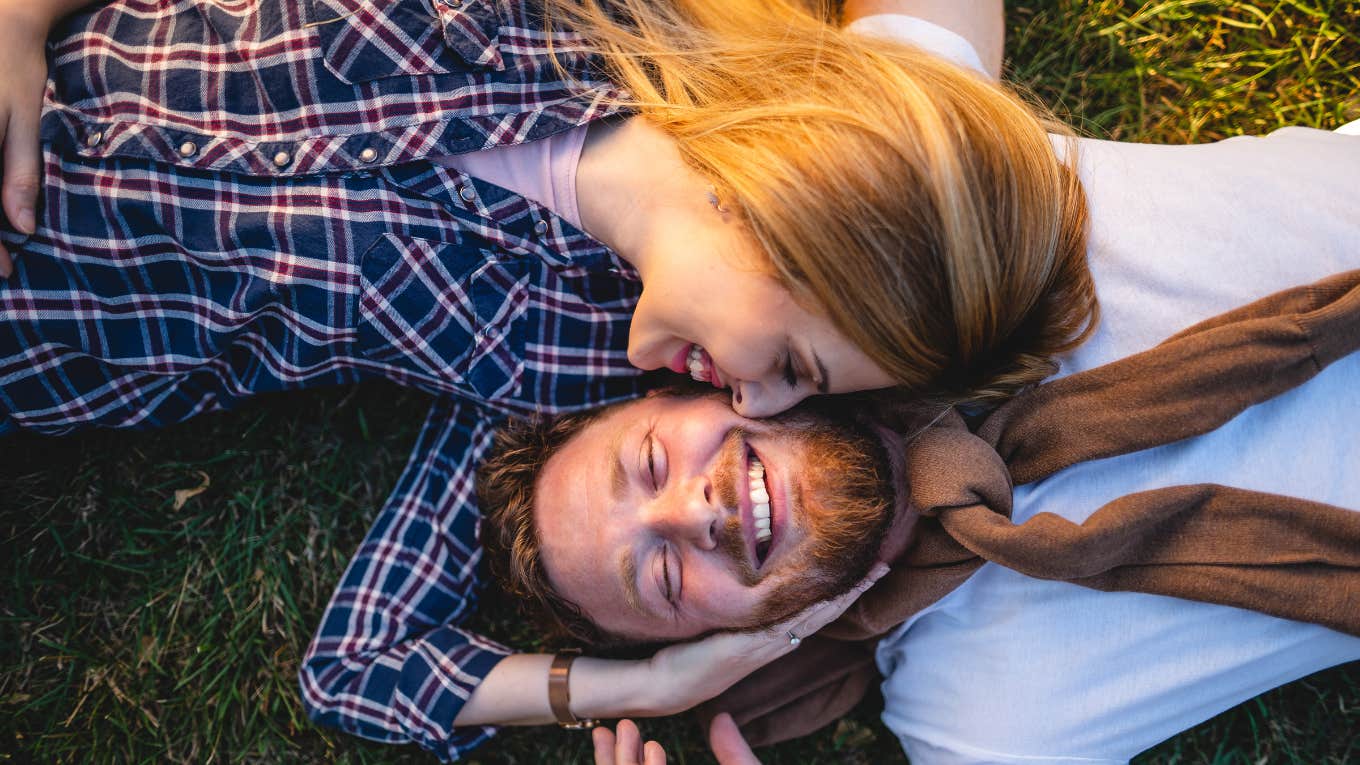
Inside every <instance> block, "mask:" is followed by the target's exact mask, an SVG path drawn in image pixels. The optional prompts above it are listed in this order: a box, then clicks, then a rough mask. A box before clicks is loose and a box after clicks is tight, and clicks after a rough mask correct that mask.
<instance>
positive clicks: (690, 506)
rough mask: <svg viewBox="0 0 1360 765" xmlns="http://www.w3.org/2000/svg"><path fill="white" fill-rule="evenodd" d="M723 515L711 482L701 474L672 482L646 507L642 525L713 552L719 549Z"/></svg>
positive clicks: (668, 536) (673, 538) (722, 509)
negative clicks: (719, 531)
mask: <svg viewBox="0 0 1360 765" xmlns="http://www.w3.org/2000/svg"><path fill="white" fill-rule="evenodd" d="M723 513H724V508H723V507H722V505H721V503H720V501H719V499H718V493H717V491H716V490H715V489H714V487H713V484H712V482H711V481H709V479H708V476H706V475H703V474H700V475H697V476H691V477H689V478H686V479H684V480H681V481H672V482H671V484H670V485H669V486H667V487H666V490H665V491H663V492H662V493H661V494H660V495H659V496H658V497H657V498H656V499H655V500H653V501H652V502H651V503H649V504H648V506H647V510H646V518H645V521H646V523H647V525H649V526H651V527H652V530H653V531H655V532H656V533H658V534H660V535H662V536H665V537H667V538H669V539H672V540H675V541H685V542H688V543H690V544H692V545H694V546H696V547H698V548H699V549H701V550H712V549H714V548H715V547H717V545H718V530H719V525H720V524H721V523H722V518H723Z"/></svg>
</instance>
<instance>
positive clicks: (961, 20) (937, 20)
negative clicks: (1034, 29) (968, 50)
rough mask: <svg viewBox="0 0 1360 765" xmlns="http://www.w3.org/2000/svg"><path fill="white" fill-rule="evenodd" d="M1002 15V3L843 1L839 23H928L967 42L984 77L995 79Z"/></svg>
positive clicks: (1001, 51) (1003, 28) (983, 0)
mask: <svg viewBox="0 0 1360 765" xmlns="http://www.w3.org/2000/svg"><path fill="white" fill-rule="evenodd" d="M1004 11H1005V1H1004V0H845V9H844V11H843V12H842V15H841V22H842V23H843V24H849V23H851V22H852V21H855V20H856V19H861V18H864V17H865V16H873V15H875V14H880V13H897V14H902V15H904V16H913V17H915V18H918V19H921V20H923V21H929V22H930V23H932V24H937V25H939V26H942V27H944V28H945V29H948V30H949V31H951V32H953V33H955V34H957V35H959V36H960V37H962V38H963V39H965V40H967V41H968V42H969V44H971V45H972V46H973V48H974V49H975V50H977V53H978V56H979V57H981V59H982V65H983V67H984V68H985V69H986V70H987V73H988V74H990V75H991V76H992V77H993V78H998V79H999V78H1000V77H1001V60H1002V56H1003V55H1004V53H1005V43H1006V25H1005V13H1004Z"/></svg>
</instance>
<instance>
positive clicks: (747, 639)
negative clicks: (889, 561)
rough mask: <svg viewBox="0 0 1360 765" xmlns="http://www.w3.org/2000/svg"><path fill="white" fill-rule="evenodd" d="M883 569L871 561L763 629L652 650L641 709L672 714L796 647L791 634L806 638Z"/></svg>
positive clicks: (649, 712)
mask: <svg viewBox="0 0 1360 765" xmlns="http://www.w3.org/2000/svg"><path fill="white" fill-rule="evenodd" d="M887 572H888V567H887V566H886V565H884V564H882V563H878V564H875V566H874V568H873V570H872V571H870V572H869V575H868V576H867V577H865V578H864V580H863V581H861V582H860V583H859V584H857V585H855V586H854V587H852V588H851V589H850V591H849V592H847V593H845V594H844V595H841V596H839V597H837V598H833V599H831V600H828V601H824V602H822V603H817V604H816V605H813V606H811V607H809V608H807V609H805V610H804V611H803V612H802V613H799V614H797V615H796V616H794V617H793V618H792V619H789V620H788V621H785V622H783V623H781V624H777V625H775V626H773V627H770V628H768V629H763V630H754V631H750V632H721V633H718V634H716V635H711V636H709V637H706V638H704V639H703V640H699V641H695V642H693V643H681V644H678V645H673V646H668V647H666V648H663V649H661V650H660V651H657V653H656V654H655V655H654V656H652V658H651V659H650V660H649V661H647V662H646V671H645V675H644V678H643V682H642V683H641V693H643V694H645V699H646V700H645V701H644V704H643V706H644V708H645V710H646V711H647V713H648V714H649V715H652V716H660V715H668V714H675V713H676V712H683V711H684V710H686V709H689V708H691V707H693V706H695V705H697V704H701V703H703V702H705V701H708V700H709V699H711V698H713V697H714V696H717V695H718V694H720V693H722V692H723V691H725V690H727V689H728V688H730V687H732V685H733V684H735V683H736V682H737V681H738V680H741V679H742V678H744V677H746V676H747V675H749V674H751V673H752V672H754V671H756V670H757V669H760V668H761V667H763V666H765V665H766V664H768V663H770V662H771V661H774V660H775V659H777V658H779V657H780V656H783V655H784V654H786V653H788V652H790V651H792V650H793V649H794V648H796V647H797V645H796V644H795V643H794V642H793V641H792V640H791V639H790V636H791V635H792V636H797V637H799V638H803V637H807V636H808V635H811V634H813V633H815V632H817V631H818V630H820V629H821V628H822V627H825V626H826V625H828V624H830V623H831V622H833V621H835V620H836V619H837V617H839V616H840V615H841V614H843V613H845V610H846V609H847V608H849V607H850V606H851V604H853V603H854V602H855V600H856V599H858V598H859V596H860V595H862V594H863V593H864V591H865V590H867V589H869V588H870V587H872V586H873V584H874V583H875V582H877V581H878V580H879V579H881V578H882V577H883V575H884V574H886V573H887Z"/></svg>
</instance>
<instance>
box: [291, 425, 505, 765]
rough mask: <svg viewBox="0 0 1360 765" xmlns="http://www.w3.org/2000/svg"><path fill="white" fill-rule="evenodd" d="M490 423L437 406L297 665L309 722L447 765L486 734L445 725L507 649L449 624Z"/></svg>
mask: <svg viewBox="0 0 1360 765" xmlns="http://www.w3.org/2000/svg"><path fill="white" fill-rule="evenodd" d="M491 433H492V431H491V424H490V423H488V422H487V421H486V420H485V419H484V418H483V417H482V416H480V414H479V413H478V412H477V411H476V410H475V409H473V408H472V407H470V406H467V405H462V404H459V403H458V402H457V401H455V400H452V399H441V400H439V401H438V402H436V403H435V405H434V406H433V408H432V409H431V410H430V414H429V416H428V418H427V420H426V423H425V425H424V427H423V428H422V429H421V433H420V436H419V438H418V439H417V440H416V446H415V449H414V450H413V452H412V455H411V459H410V460H409V462H408V463H407V465H406V468H405V470H404V471H403V473H402V476H401V478H400V480H399V481H398V484H397V488H396V490H395V491H393V493H392V495H391V496H390V497H389V498H388V501H387V504H386V506H385V507H384V508H383V509H382V511H381V512H380V513H379V514H378V517H377V519H376V520H375V521H374V523H373V526H372V528H371V529H370V530H369V532H368V535H367V537H366V538H365V539H364V541H363V543H362V544H361V545H360V547H359V550H358V552H356V553H355V555H354V558H353V560H351V561H350V564H349V566H348V568H347V569H346V571H345V573H344V575H343V576H342V577H341V580H340V583H339V585H337V587H336V589H335V592H334V594H332V596H331V601H330V603H329V604H328V605H327V606H326V612H325V614H324V615H323V616H322V619H321V626H320V628H319V629H318V630H317V633H316V636H315V637H314V638H313V639H312V643H311V645H310V646H309V647H308V649H307V654H306V656H305V657H304V659H303V663H302V668H301V671H300V673H299V675H300V677H299V680H300V682H301V685H302V699H303V702H304V704H305V706H306V707H307V710H308V714H309V715H310V716H311V717H312V719H313V720H316V721H318V722H322V723H325V724H328V725H332V726H335V727H338V728H340V729H342V730H345V731H347V732H349V733H353V734H356V735H359V736H363V737H364V738H370V739H376V740H379V741H389V742H404V741H414V742H416V743H418V744H420V745H421V746H422V747H424V748H426V749H428V750H430V751H432V752H434V753H435V754H436V755H438V756H439V757H440V758H441V759H452V758H455V757H458V756H459V755H460V754H462V753H464V752H466V751H467V750H469V749H471V748H473V747H475V746H477V745H478V744H480V743H481V742H482V741H484V740H486V739H487V738H488V737H489V736H490V735H491V734H492V732H493V731H491V730H490V729H487V728H481V727H467V728H459V729H455V728H454V727H453V721H454V718H456V717H457V716H458V714H459V711H460V710H461V709H462V707H463V705H464V704H465V703H466V702H467V700H468V698H469V697H470V696H471V695H472V693H473V690H474V689H475V688H476V687H477V685H478V683H479V682H480V681H481V679H482V678H483V677H485V676H486V674H487V673H488V672H490V671H491V669H492V668H493V667H495V666H496V665H497V664H498V663H499V662H500V660H501V659H502V658H503V657H504V656H505V655H506V654H508V653H509V651H508V650H507V649H505V648H503V647H501V646H499V645H496V644H495V643H492V642H491V641H489V640H486V639H484V638H482V637H480V636H478V635H475V634H473V633H470V632H467V631H465V630H462V629H459V628H458V627H456V626H455V625H456V624H458V623H460V622H462V621H464V620H465V619H466V618H467V616H468V615H469V613H470V612H471V611H472V609H473V607H474V605H475V603H474V600H475V587H476V567H477V563H478V560H479V559H480V557H481V556H480V551H479V549H478V547H477V542H476V537H477V523H478V515H477V509H476V502H475V499H476V497H475V493H474V489H473V472H474V471H473V467H474V466H475V464H476V462H477V460H478V459H480V457H481V456H482V454H483V453H484V452H485V451H486V449H487V448H488V447H489V445H490V442H491Z"/></svg>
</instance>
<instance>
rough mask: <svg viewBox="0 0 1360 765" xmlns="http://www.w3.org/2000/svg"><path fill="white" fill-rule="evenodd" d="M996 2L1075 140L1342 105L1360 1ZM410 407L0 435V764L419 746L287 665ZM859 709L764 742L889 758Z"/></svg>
mask: <svg viewBox="0 0 1360 765" xmlns="http://www.w3.org/2000/svg"><path fill="white" fill-rule="evenodd" d="M1010 6H1011V7H1010V10H1009V16H1008V20H1009V24H1010V50H1009V61H1010V63H1009V67H1010V70H1011V75H1012V76H1013V77H1014V78H1015V79H1016V80H1017V81H1019V82H1021V83H1023V84H1024V85H1026V86H1027V87H1029V88H1030V89H1031V90H1033V91H1034V92H1035V93H1036V94H1037V95H1038V97H1039V98H1040V99H1041V100H1043V101H1044V102H1045V103H1048V104H1050V105H1051V106H1053V107H1054V108H1055V109H1056V110H1057V111H1058V112H1059V113H1060V114H1062V115H1063V116H1064V117H1065V118H1067V119H1069V120H1071V121H1072V122H1073V123H1074V124H1076V125H1077V126H1078V127H1079V128H1080V129H1081V130H1082V131H1083V132H1085V133H1088V134H1092V135H1097V136H1104V137H1111V138H1117V139H1120V140H1132V141H1164V142H1176V141H1208V140H1214V139H1218V138H1222V137H1226V136H1230V135H1236V134H1240V133H1259V132H1265V131H1268V130H1270V129H1273V128H1275V127H1278V126H1282V125H1286V124H1302V125H1311V126H1316V127H1322V128H1330V127H1335V126H1337V125H1338V124H1341V123H1342V122H1345V121H1348V120H1352V119H1360V95H1357V94H1360V38H1358V37H1357V35H1358V34H1360V0H1348V1H1344V2H1342V1H1338V2H1306V1H1304V0H1292V1H1281V2H1270V3H1245V2H1223V1H1219V2H1208V1H1207V0H1206V1H1198V2H1197V1H1191V0H1168V1H1166V2H1149V3H1144V4H1138V3H1129V2H1114V1H1109V2H1092V3H1077V2H1071V1H1069V0H1059V1H1055V2H1027V3H1026V2H1016V1H1015V0H1012V2H1011V3H1010ZM426 404H427V399H425V398H424V397H423V396H421V395H420V394H416V393H412V392H409V391H398V390H396V389H394V388H392V387H390V386H387V385H381V384H378V385H370V386H361V387H359V388H354V389H343V390H328V391H322V392H310V393H304V394H293V395H287V396H275V397H269V398H264V399H261V400H259V401H257V402H253V403H251V404H249V405H248V406H246V407H244V408H243V409H241V410H239V411H237V412H234V413H230V414H225V415H212V416H206V417H201V418H199V419H198V420H196V421H193V422H190V423H186V424H184V425H181V426H178V427H176V428H172V429H169V430H166V431H162V432H157V433H120V432H91V433H86V434H83V435H80V436H75V437H71V438H65V439H42V438H35V437H28V436H22V437H17V438H9V439H7V440H4V441H0V455H2V456H0V538H2V539H3V548H0V550H3V555H0V593H3V598H2V600H0V760H10V761H15V762H29V761H37V762H189V763H205V762H226V761H232V762H237V761H241V762H341V763H401V762H428V761H429V758H428V757H425V756H423V755H422V754H420V753H419V752H417V751H415V750H414V749H413V748H411V747H388V746H382V745H376V744H370V743H367V742H364V741H361V740H358V739H355V738H352V737H348V736H345V735H341V734H337V733H333V732H330V731H326V730H321V729H318V728H316V727H314V726H312V725H311V724H310V723H309V722H308V721H307V719H306V716H305V715H304V713H303V711H302V709H301V705H300V703H299V701H298V697H297V692H296V685H295V680H294V678H295V676H296V671H297V665H298V661H299V657H300V656H301V654H302V651H303V650H304V648H305V647H306V644H307V641H308V639H309V638H310V636H311V633H312V630H313V628H314V626H315V624H316V621H317V620H318V619H319V617H320V614H321V610H322V608H323V606H324V604H325V601H326V598H327V597H328V596H329V594H330V590H331V588H332V587H333V586H334V584H335V582H336V581H337V579H338V578H339V575H340V572H341V570H342V569H343V567H344V565H345V563H346V561H347V560H348V558H349V555H350V554H351V552H352V551H353V550H354V549H355V547H356V545H357V544H358V541H359V540H360V539H361V538H362V536H363V534H364V532H365V530H366V528H367V526H368V523H369V521H370V520H371V518H372V516H373V514H374V512H375V510H376V508H377V507H378V506H379V505H380V504H381V502H382V500H383V498H384V496H385V495H386V493H387V492H388V490H389V489H390V487H391V486H392V485H393V483H394V482H395V480H396V476H397V474H398V472H399V470H400V468H401V465H402V461H403V459H404V457H405V455H406V453H407V451H408V450H409V448H410V446H411V443H412V441H413V440H414V437H415V433H416V428H417V427H418V425H419V423H420V421H421V417H422V414H423V412H424V409H425V406H426ZM199 488H201V489H202V491H201V492H200V493H197V494H194V495H193V496H189V497H187V498H186V499H185V500H184V502H183V505H182V507H178V508H177V507H176V506H175V505H176V502H175V497H176V492H177V491H183V490H194V489H199ZM509 613H510V611H509V609H508V608H507V607H506V605H505V604H504V603H497V602H496V601H495V600H494V599H493V600H491V601H488V603H487V604H486V607H485V608H484V609H483V614H482V615H481V616H480V617H479V624H478V625H477V626H478V627H479V628H481V629H483V630H485V631H487V632H490V633H492V634H493V635H495V636H497V637H499V638H501V639H503V640H506V641H509V642H511V643H514V644H517V645H522V646H525V647H531V646H532V643H533V638H532V635H530V634H527V633H526V632H525V631H524V630H522V629H521V628H518V627H517V625H516V624H515V622H514V620H513V619H510V618H508V617H507V616H506V614H509ZM874 703H875V702H874V701H873V700H869V701H866V702H865V703H864V704H862V705H861V706H860V708H859V709H857V710H856V712H855V714H854V715H852V716H851V717H849V718H847V719H846V720H845V721H843V722H842V723H840V724H839V725H838V726H835V727H834V728H833V729H829V730H825V731H823V732H821V733H819V734H818V735H815V736H812V737H809V738H808V739H804V740H802V741H798V742H791V743H789V744H785V745H783V746H780V747H775V748H773V749H771V750H767V751H765V752H763V753H762V754H763V756H764V758H765V761H766V762H768V763H811V762H837V763H841V762H846V763H879V762H893V761H902V760H903V757H902V754H901V752H900V750H899V749H898V748H897V746H896V744H895V742H894V740H893V739H892V737H891V736H890V735H889V734H888V733H887V732H886V730H885V729H884V728H883V727H882V726H881V724H879V723H878V722H877V718H876V711H875V709H874ZM1356 730H1360V666H1357V665H1350V666H1349V667H1340V668H1336V669H1333V670H1331V671H1327V672H1323V673H1319V674H1317V675H1314V676H1313V677H1311V678H1307V679H1304V680H1301V681H1298V682H1296V683H1293V684H1290V685H1288V686H1285V687H1284V688H1281V689H1277V690H1276V691H1273V692H1271V693H1268V694H1265V695H1264V696H1262V697H1260V698H1258V699H1254V700H1252V701H1250V702H1248V703H1246V704H1244V705H1242V706H1240V707H1238V708H1236V709H1234V710H1230V711H1229V712H1226V713H1224V714H1223V715H1221V716H1219V717H1218V718H1215V719H1214V720H1211V721H1209V722H1207V723H1205V724H1203V725H1201V726H1198V727H1196V728H1195V729H1193V730H1190V731H1188V732H1186V733H1184V734H1182V735H1180V736H1177V737H1176V738H1174V739H1172V740H1170V741H1168V742H1166V743H1164V744H1162V745H1161V746H1159V747H1157V748H1156V749H1154V750H1152V751H1151V752H1149V753H1147V754H1145V755H1144V756H1143V757H1142V758H1140V762H1149V763H1151V762H1157V763H1201V762H1203V763H1224V764H1226V763H1309V764H1310V765H1311V764H1313V763H1342V762H1350V761H1360V744H1357V743H1356V742H1355V739H1356V737H1355V735H1354V731H1356ZM647 731H648V733H649V734H650V735H652V736H654V737H656V738H658V740H660V741H662V743H664V744H665V745H666V746H667V749H668V750H669V751H670V752H671V754H672V757H673V761H678V762H707V761H709V760H708V758H707V755H706V754H704V752H703V748H702V745H701V739H700V737H699V734H698V731H697V730H696V729H695V728H693V727H692V726H691V725H690V723H688V722H687V721H679V722H674V723H658V724H651V725H649V726H648V727H647ZM473 759H474V761H479V762H485V763H493V762H495V763H531V762H541V761H543V760H545V759H550V760H554V761H564V762H585V761H588V759H589V751H588V748H587V745H586V738H585V737H582V736H580V735H571V734H567V733H561V732H558V731H555V730H546V729H536V730H522V731H511V732H509V733H507V734H506V735H504V736H502V737H501V738H499V739H497V740H496V741H495V742H493V743H492V744H491V745H489V746H487V747H485V748H484V749H482V750H480V751H479V752H477V753H476V754H475V755H474V757H473Z"/></svg>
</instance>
